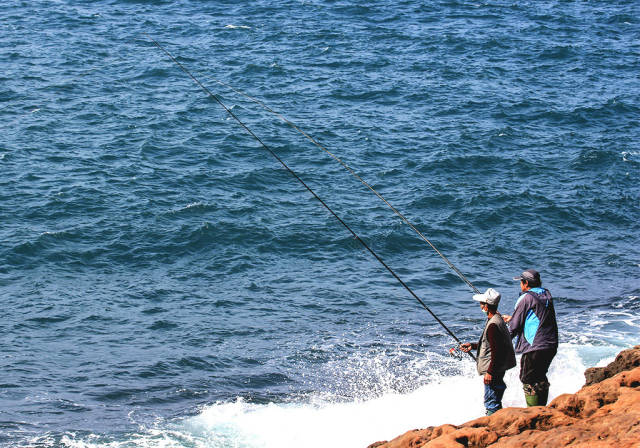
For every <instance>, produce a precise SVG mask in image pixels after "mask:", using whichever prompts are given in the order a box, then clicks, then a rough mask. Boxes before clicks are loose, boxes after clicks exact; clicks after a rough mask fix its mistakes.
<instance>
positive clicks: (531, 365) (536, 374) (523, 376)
mask: <svg viewBox="0 0 640 448" xmlns="http://www.w3.org/2000/svg"><path fill="white" fill-rule="evenodd" d="M557 351H558V349H557V348H547V349H544V350H535V351H533V352H529V353H525V354H524V355H522V359H520V381H522V384H536V383H541V382H543V381H548V380H547V371H548V370H549V365H551V361H552V360H553V357H554V356H556V352H557Z"/></svg>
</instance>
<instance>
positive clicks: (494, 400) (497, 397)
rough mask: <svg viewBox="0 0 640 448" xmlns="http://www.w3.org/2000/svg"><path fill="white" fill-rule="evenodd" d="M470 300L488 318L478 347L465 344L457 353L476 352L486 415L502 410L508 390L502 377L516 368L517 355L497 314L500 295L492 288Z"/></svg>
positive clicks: (472, 344)
mask: <svg viewBox="0 0 640 448" xmlns="http://www.w3.org/2000/svg"><path fill="white" fill-rule="evenodd" d="M473 300H476V301H478V302H480V308H481V309H482V311H483V312H484V313H485V314H486V315H487V322H486V324H485V326H484V331H483V332H482V336H480V340H479V341H478V343H469V342H465V343H464V344H461V345H460V350H462V351H463V352H465V353H467V352H469V351H471V350H478V352H477V361H476V365H477V369H478V374H479V375H484V406H485V408H486V409H487V415H491V414H493V413H494V412H496V411H497V410H499V409H502V396H503V395H504V391H505V389H506V388H507V385H506V384H505V383H504V373H505V372H506V371H507V370H509V369H511V368H513V367H515V365H516V355H515V353H514V352H513V346H512V345H511V336H510V334H509V329H508V328H507V325H506V324H505V323H504V320H503V318H502V316H501V315H500V313H499V312H498V303H500V293H499V292H498V291H496V290H495V289H493V288H489V289H487V291H486V292H485V293H484V294H475V295H474V296H473Z"/></svg>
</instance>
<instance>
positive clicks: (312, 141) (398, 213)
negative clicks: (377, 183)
mask: <svg viewBox="0 0 640 448" xmlns="http://www.w3.org/2000/svg"><path fill="white" fill-rule="evenodd" d="M211 79H212V80H213V81H215V82H217V83H218V84H220V85H223V86H225V87H227V88H229V89H231V90H233V91H234V92H235V93H237V94H238V95H242V96H244V97H246V98H248V99H249V100H250V101H253V102H254V103H256V104H258V105H259V106H261V107H263V108H264V109H265V110H267V111H268V112H270V113H272V114H274V115H276V116H277V117H278V118H280V119H281V120H282V121H284V122H285V123H287V124H288V125H289V126H291V127H292V128H293V129H295V130H296V131H298V132H299V133H300V134H302V135H303V136H305V137H306V138H307V139H309V141H311V143H313V144H314V145H316V146H317V147H318V148H320V149H321V150H323V151H324V152H326V153H327V154H328V155H329V156H330V157H331V158H333V159H334V160H335V161H336V162H338V163H339V164H340V165H342V166H343V167H344V168H345V169H346V170H347V171H349V173H351V174H352V175H353V176H354V177H355V178H356V179H358V180H359V181H360V182H362V184H363V185H364V186H365V187H367V188H368V189H369V190H371V192H372V193H373V194H375V195H376V196H378V198H379V199H380V200H381V201H382V202H384V203H385V204H387V206H388V207H389V208H390V209H391V210H392V211H393V212H394V213H395V214H396V215H398V217H399V218H400V219H401V220H402V221H403V222H404V223H405V224H406V225H408V226H409V227H410V228H411V229H412V230H413V231H414V232H415V233H416V234H417V235H418V236H419V237H420V238H421V239H422V240H423V241H424V242H425V243H427V244H428V245H429V246H431V248H432V249H433V250H434V251H435V252H436V253H437V254H438V255H439V256H440V258H442V259H443V260H444V262H445V263H446V264H447V266H449V268H450V269H451V270H452V271H453V272H455V273H456V274H457V275H458V277H460V279H461V280H462V281H463V282H465V283H466V284H467V285H468V286H469V287H470V288H471V289H472V290H473V291H474V292H475V293H476V294H480V291H478V288H476V287H475V286H474V285H473V283H471V281H469V279H468V278H467V277H465V275H464V274H463V273H462V272H461V271H460V270H459V269H458V268H457V267H456V266H455V265H454V264H453V263H452V262H451V261H449V259H448V258H447V257H446V256H445V255H444V254H443V253H442V252H440V251H439V250H438V248H437V247H436V246H435V245H434V244H433V243H432V242H431V241H429V239H428V238H427V237H426V236H424V235H423V234H422V232H420V230H418V229H417V228H416V227H415V226H414V225H413V224H412V223H411V222H410V221H409V220H408V219H407V218H406V217H405V216H404V215H403V214H402V213H400V212H399V211H398V209H396V208H395V207H394V206H393V205H391V203H390V202H389V201H387V200H386V199H385V198H384V197H383V196H382V195H381V194H380V193H378V192H377V191H376V190H375V189H374V188H373V187H372V186H371V185H370V184H369V183H368V182H367V181H365V180H364V179H363V178H362V177H360V176H359V175H358V173H356V172H355V171H354V170H353V169H352V168H351V167H350V166H349V165H347V164H346V163H345V162H343V161H342V160H341V159H340V158H339V157H338V156H336V155H335V154H333V153H332V152H331V151H329V150H328V149H327V148H326V147H324V146H323V145H322V144H321V143H320V142H318V141H317V140H316V139H315V138H313V137H312V136H310V135H309V134H307V133H306V132H305V131H303V130H302V129H300V128H299V127H298V126H297V125H296V124H295V123H293V122H291V121H290V120H288V119H287V118H286V117H285V116H283V115H282V114H281V113H279V112H277V111H275V110H273V109H271V108H270V107H269V106H267V105H266V104H265V103H263V102H262V101H260V100H258V99H256V98H254V97H252V96H251V95H248V94H247V93H245V92H243V91H241V90H238V89H236V88H235V87H233V86H231V85H229V84H227V83H225V82H223V81H220V80H218V79H216V78H213V77H212V78H211Z"/></svg>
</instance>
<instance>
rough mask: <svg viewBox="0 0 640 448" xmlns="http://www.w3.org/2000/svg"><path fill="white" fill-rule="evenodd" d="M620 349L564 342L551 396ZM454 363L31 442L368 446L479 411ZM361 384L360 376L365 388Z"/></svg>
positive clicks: (466, 367) (511, 400)
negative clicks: (363, 392)
mask: <svg viewBox="0 0 640 448" xmlns="http://www.w3.org/2000/svg"><path fill="white" fill-rule="evenodd" d="M618 350H619V347H617V346H590V345H584V344H561V346H560V349H559V352H558V355H557V357H556V359H555V360H554V362H553V363H552V365H551V369H550V372H549V380H550V383H551V390H550V399H553V398H555V397H556V396H558V395H560V394H563V393H574V392H576V391H577V390H578V389H579V388H580V387H581V386H582V384H583V383H584V377H583V372H584V370H585V365H586V364H585V359H588V360H589V364H598V365H606V363H607V362H609V361H610V360H611V359H613V357H614V356H615V353H617V351H618ZM414 355H415V354H414ZM423 355H426V356H424V360H427V359H429V361H430V362H431V363H436V364H437V363H438V362H440V363H445V362H450V360H449V361H446V358H438V357H434V356H433V354H419V355H418V357H417V359H421V358H422V357H423ZM361 361H362V362H363V364H364V365H365V366H366V367H368V368H374V369H376V370H378V372H377V373H378V374H379V375H382V376H384V375H385V374H387V373H388V371H387V365H386V363H385V358H384V357H379V358H377V359H376V360H366V359H362V360H361ZM371 361H376V362H371ZM349 362H352V361H349ZM457 363H458V365H457V372H456V373H454V374H446V373H443V372H442V371H440V370H438V367H439V366H438V365H430V364H425V363H417V364H416V365H415V366H414V368H416V369H417V371H416V372H415V373H419V372H423V373H424V374H425V375H427V376H430V380H429V381H428V382H427V383H425V384H423V385H421V386H419V387H417V388H415V389H413V390H410V391H407V392H398V391H396V390H393V388H388V389H387V390H386V391H384V392H382V393H380V394H378V395H377V396H374V397H369V398H362V397H358V396H355V397H349V398H347V399H345V398H344V397H339V396H337V395H324V394H317V393H314V394H309V395H303V396H300V397H298V398H293V399H291V400H290V401H287V402H274V401H271V402H268V403H255V402H251V401H249V400H247V399H245V398H243V397H236V398H235V399H233V400H229V401H219V402H216V403H213V404H210V405H205V406H202V407H201V408H200V409H198V410H197V411H196V413H195V415H192V416H188V417H183V418H178V419H174V420H165V421H160V422H157V423H156V424H153V425H150V426H148V427H141V428H140V431H137V432H135V433H130V434H127V435H122V436H121V437H115V436H109V437H105V436H102V435H99V434H72V433H67V434H64V435H61V436H57V437H49V438H48V439H47V438H44V437H40V438H39V439H37V440H32V441H31V443H34V444H35V445H36V446H43V447H44V446H62V447H69V448H71V447H73V448H103V447H109V448H120V447H147V448H149V447H165V448H166V447H171V448H183V447H199V448H232V447H233V448H271V447H278V448H287V447H299V446H305V447H306V448H314V447H325V446H336V447H356V446H367V445H368V444H370V443H373V442H375V441H377V440H389V439H391V438H393V437H395V436H397V435H399V434H401V433H403V432H405V431H407V430H410V429H412V428H421V427H427V426H434V425H441V424H444V423H451V424H461V423H463V422H465V421H468V420H471V419H474V418H477V417H480V416H482V415H483V414H484V405H483V388H482V382H481V379H480V377H479V376H478V375H477V374H476V372H475V368H474V366H473V364H472V363H471V362H470V361H457ZM342 367H344V366H342ZM517 370H518V369H517V368H515V369H512V370H510V371H509V372H508V373H507V376H506V377H505V382H506V383H507V386H508V388H507V391H506V393H505V396H504V399H503V403H504V405H505V407H506V406H524V397H523V394H522V388H521V385H520V381H519V379H518V371H517ZM366 385H367V383H366V382H364V383H362V386H364V387H363V389H364V388H365V387H366ZM47 440H48V441H49V442H47Z"/></svg>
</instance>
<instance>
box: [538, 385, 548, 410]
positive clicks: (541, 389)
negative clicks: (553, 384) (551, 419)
mask: <svg viewBox="0 0 640 448" xmlns="http://www.w3.org/2000/svg"><path fill="white" fill-rule="evenodd" d="M536 389H537V391H538V405H539V406H546V405H547V400H548V399H549V383H548V382H547V381H542V382H540V383H538V384H536Z"/></svg>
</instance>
